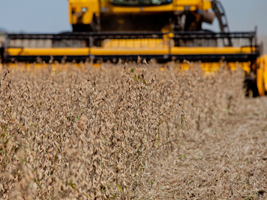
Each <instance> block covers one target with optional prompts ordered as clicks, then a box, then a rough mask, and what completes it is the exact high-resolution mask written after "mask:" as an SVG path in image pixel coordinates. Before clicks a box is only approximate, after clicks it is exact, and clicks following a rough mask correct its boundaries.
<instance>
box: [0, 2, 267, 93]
mask: <svg viewBox="0 0 267 200" xmlns="http://www.w3.org/2000/svg"><path fill="white" fill-rule="evenodd" d="M68 4H69V22H70V24H71V26H72V29H73V30H72V32H67V33H66V32H65V33H60V34H7V35H6V46H4V47H2V48H1V49H0V52H1V58H2V62H5V63H10V62H28V63H32V62H36V61H38V62H49V61H50V62H51V58H53V61H59V62H61V61H62V60H64V61H67V62H68V61H70V62H71V61H73V60H75V61H76V62H80V61H83V62H85V61H88V60H90V61H92V62H97V61H98V60H101V61H103V62H105V61H108V60H110V61H114V62H116V61H118V60H119V59H121V60H137V59H138V58H139V57H141V58H143V59H146V60H149V59H156V60H157V61H158V62H160V63H166V62H169V61H176V62H180V63H183V61H184V60H188V61H193V62H199V61H200V62H201V63H200V64H201V66H202V67H203V69H205V70H206V71H207V72H213V71H216V70H217V69H218V68H219V66H220V64H219V63H220V62H222V61H223V62H226V63H227V65H228V66H229V68H231V69H235V68H236V66H237V65H239V66H241V67H242V69H243V70H244V72H245V82H246V84H247V85H248V88H250V89H251V90H252V91H254V96H256V95H264V94H265V91H267V75H266V74H267V69H266V64H267V59H266V56H261V47H260V45H258V43H257V33H256V30H255V31H251V32H230V31H229V26H228V23H227V18H226V14H225V11H224V9H223V6H222V4H221V2H220V1H217V0H69V1H68ZM215 17H216V18H217V19H218V22H219V27H220V32H213V31H208V30H203V28H202V24H203V23H212V22H213V21H214V18H215Z"/></svg>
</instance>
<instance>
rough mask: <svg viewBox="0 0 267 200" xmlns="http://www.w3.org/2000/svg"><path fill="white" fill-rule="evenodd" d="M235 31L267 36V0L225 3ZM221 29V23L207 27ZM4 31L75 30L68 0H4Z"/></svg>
mask: <svg viewBox="0 0 267 200" xmlns="http://www.w3.org/2000/svg"><path fill="white" fill-rule="evenodd" d="M221 2H222V3H223V6H224V8H225V10H226V15H227V18H228V23H229V26H230V30H231V31H252V30H254V29H255V26H257V27H258V34H259V35H265V36H267V11H266V10H267V0H221ZM203 27H204V28H205V29H211V30H214V31H218V30H219V25H218V22H217V21H214V23H213V25H211V26H210V25H204V26H203ZM0 29H4V30H6V31H8V32H24V33H59V32H64V31H71V26H70V24H69V22H68V0H1V3H0Z"/></svg>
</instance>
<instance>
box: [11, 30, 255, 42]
mask: <svg viewBox="0 0 267 200" xmlns="http://www.w3.org/2000/svg"><path fill="white" fill-rule="evenodd" d="M165 35H167V36H169V35H172V36H171V37H172V38H175V39H224V38H225V39H229V38H240V39H241V38H244V39H254V38H256V32H230V33H225V32H218V33H217V32H203V31H200V32H195V31H194V32H166V33H162V32H102V33H96V32H79V33H61V34H7V38H8V39H13V40H14V39H20V40H24V39H25V40H26V39H43V40H49V39H53V40H57V39H58V40H62V39H65V40H71V39H75V40H84V39H88V38H89V37H93V38H94V39H148V38H163V37H164V36H165Z"/></svg>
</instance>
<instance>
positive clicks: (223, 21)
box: [212, 0, 233, 46]
mask: <svg viewBox="0 0 267 200" xmlns="http://www.w3.org/2000/svg"><path fill="white" fill-rule="evenodd" d="M212 9H213V11H214V13H215V15H216V17H217V19H218V21H219V24H220V29H221V32H224V33H229V32H230V29H229V26H228V21H227V18H226V14H225V11H224V8H223V5H222V3H221V2H220V1H217V0H213V1H212ZM224 45H225V46H233V44H232V40H231V39H230V38H228V40H224Z"/></svg>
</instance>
